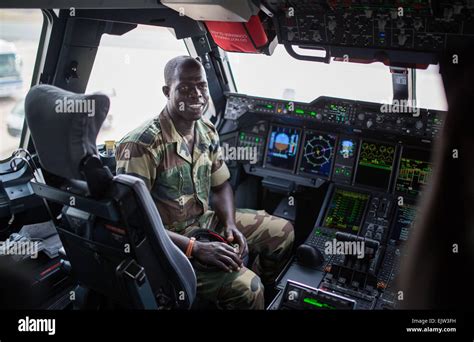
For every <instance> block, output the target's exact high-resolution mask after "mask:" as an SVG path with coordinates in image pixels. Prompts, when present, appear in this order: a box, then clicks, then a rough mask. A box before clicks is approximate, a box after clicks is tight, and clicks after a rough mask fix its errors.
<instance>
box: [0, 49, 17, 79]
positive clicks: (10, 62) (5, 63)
mask: <svg viewBox="0 0 474 342" xmlns="http://www.w3.org/2000/svg"><path fill="white" fill-rule="evenodd" d="M17 75H18V70H17V67H16V56H15V54H14V53H5V54H0V77H7V76H17Z"/></svg>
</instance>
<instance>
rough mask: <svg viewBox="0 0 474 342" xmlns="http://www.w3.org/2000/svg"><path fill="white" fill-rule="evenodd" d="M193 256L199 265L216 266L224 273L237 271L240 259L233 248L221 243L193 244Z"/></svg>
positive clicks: (239, 266)
mask: <svg viewBox="0 0 474 342" xmlns="http://www.w3.org/2000/svg"><path fill="white" fill-rule="evenodd" d="M192 254H193V256H194V257H195V258H196V259H197V260H199V261H200V262H201V263H203V264H206V265H210V266H218V267H219V268H221V269H222V270H224V271H226V272H232V271H238V270H240V268H241V267H242V266H243V265H242V259H241V258H240V256H239V255H238V254H237V253H236V252H235V250H234V248H232V247H231V246H229V245H228V244H226V243H223V242H200V241H196V242H194V247H193V253H192Z"/></svg>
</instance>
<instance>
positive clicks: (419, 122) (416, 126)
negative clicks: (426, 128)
mask: <svg viewBox="0 0 474 342" xmlns="http://www.w3.org/2000/svg"><path fill="white" fill-rule="evenodd" d="M415 128H416V129H422V128H423V122H421V121H420V120H418V121H417V122H415Z"/></svg>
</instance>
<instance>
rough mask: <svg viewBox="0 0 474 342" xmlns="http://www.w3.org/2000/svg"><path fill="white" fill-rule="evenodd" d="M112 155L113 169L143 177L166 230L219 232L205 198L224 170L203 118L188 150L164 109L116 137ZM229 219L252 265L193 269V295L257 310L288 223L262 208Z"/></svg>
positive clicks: (286, 244) (278, 261)
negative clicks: (230, 269)
mask: <svg viewBox="0 0 474 342" xmlns="http://www.w3.org/2000/svg"><path fill="white" fill-rule="evenodd" d="M116 158H117V173H118V174H120V173H126V174H130V175H133V176H136V177H139V178H141V179H142V180H143V181H144V182H145V184H146V186H147V187H148V189H149V190H150V192H151V195H152V197H153V200H154V201H155V204H156V206H157V208H158V211H159V213H160V215H161V218H162V221H163V224H164V225H165V228H166V229H168V230H170V231H174V232H177V233H179V234H184V235H186V236H189V235H190V234H192V232H193V231H194V230H196V229H203V228H204V229H212V230H214V231H216V232H218V233H221V234H222V233H223V232H222V226H221V225H220V223H219V220H218V218H217V215H215V213H214V212H213V211H212V210H210V209H209V204H208V203H209V195H210V190H211V187H215V186H219V185H221V184H223V183H224V182H225V181H227V180H228V179H229V176H230V174H229V170H228V168H227V166H226V164H225V162H224V158H223V156H222V150H221V148H220V146H219V135H218V133H217V131H216V129H215V127H214V125H213V124H212V123H211V122H209V121H208V120H207V119H205V118H201V119H199V120H197V121H196V123H195V134H194V150H193V151H189V150H188V147H187V144H186V142H185V141H184V139H183V137H182V136H181V135H180V134H179V133H178V132H177V130H176V128H175V127H174V124H173V121H172V120H171V117H170V115H169V114H168V112H167V110H166V109H165V110H163V111H162V112H161V114H160V115H159V116H157V117H156V118H154V119H152V120H150V121H148V122H146V123H145V124H143V125H142V126H140V127H138V128H137V129H135V130H133V131H132V132H130V133H129V134H127V135H126V136H125V137H124V138H123V139H122V140H120V141H119V143H118V145H117V150H116ZM235 221H236V226H237V228H238V229H239V230H240V231H241V232H242V234H243V235H244V236H245V237H246V239H247V243H248V246H249V250H250V253H252V254H255V255H256V256H257V257H256V260H255V262H254V264H253V267H252V270H249V269H247V268H246V267H243V268H241V270H240V271H238V272H232V273H225V272H223V271H202V270H198V269H196V276H197V280H198V295H199V296H200V297H202V298H205V299H207V300H211V301H213V302H215V303H216V304H217V305H218V306H220V307H222V308H227V309H231V308H238V309H245V308H254V309H263V285H262V282H263V283H264V284H270V283H271V282H273V281H274V280H275V277H276V276H277V275H278V272H279V271H280V270H281V268H282V266H283V265H284V263H285V262H286V261H287V260H288V258H289V253H290V250H291V247H292V244H293V239H294V232H293V226H292V225H291V223H289V222H288V221H286V220H284V219H281V218H277V217H274V216H271V215H269V214H267V213H266V212H265V211H263V210H261V211H255V210H250V209H237V210H236V214H235ZM254 272H256V273H257V274H259V275H260V277H261V278H262V281H261V280H260V277H258V276H257V275H256V274H255V273H254Z"/></svg>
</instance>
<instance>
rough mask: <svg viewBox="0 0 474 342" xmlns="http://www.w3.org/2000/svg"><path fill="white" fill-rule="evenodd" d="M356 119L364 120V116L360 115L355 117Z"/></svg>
mask: <svg viewBox="0 0 474 342" xmlns="http://www.w3.org/2000/svg"><path fill="white" fill-rule="evenodd" d="M357 119H359V120H360V121H363V120H364V119H365V114H364V113H360V114H359V115H357Z"/></svg>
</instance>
